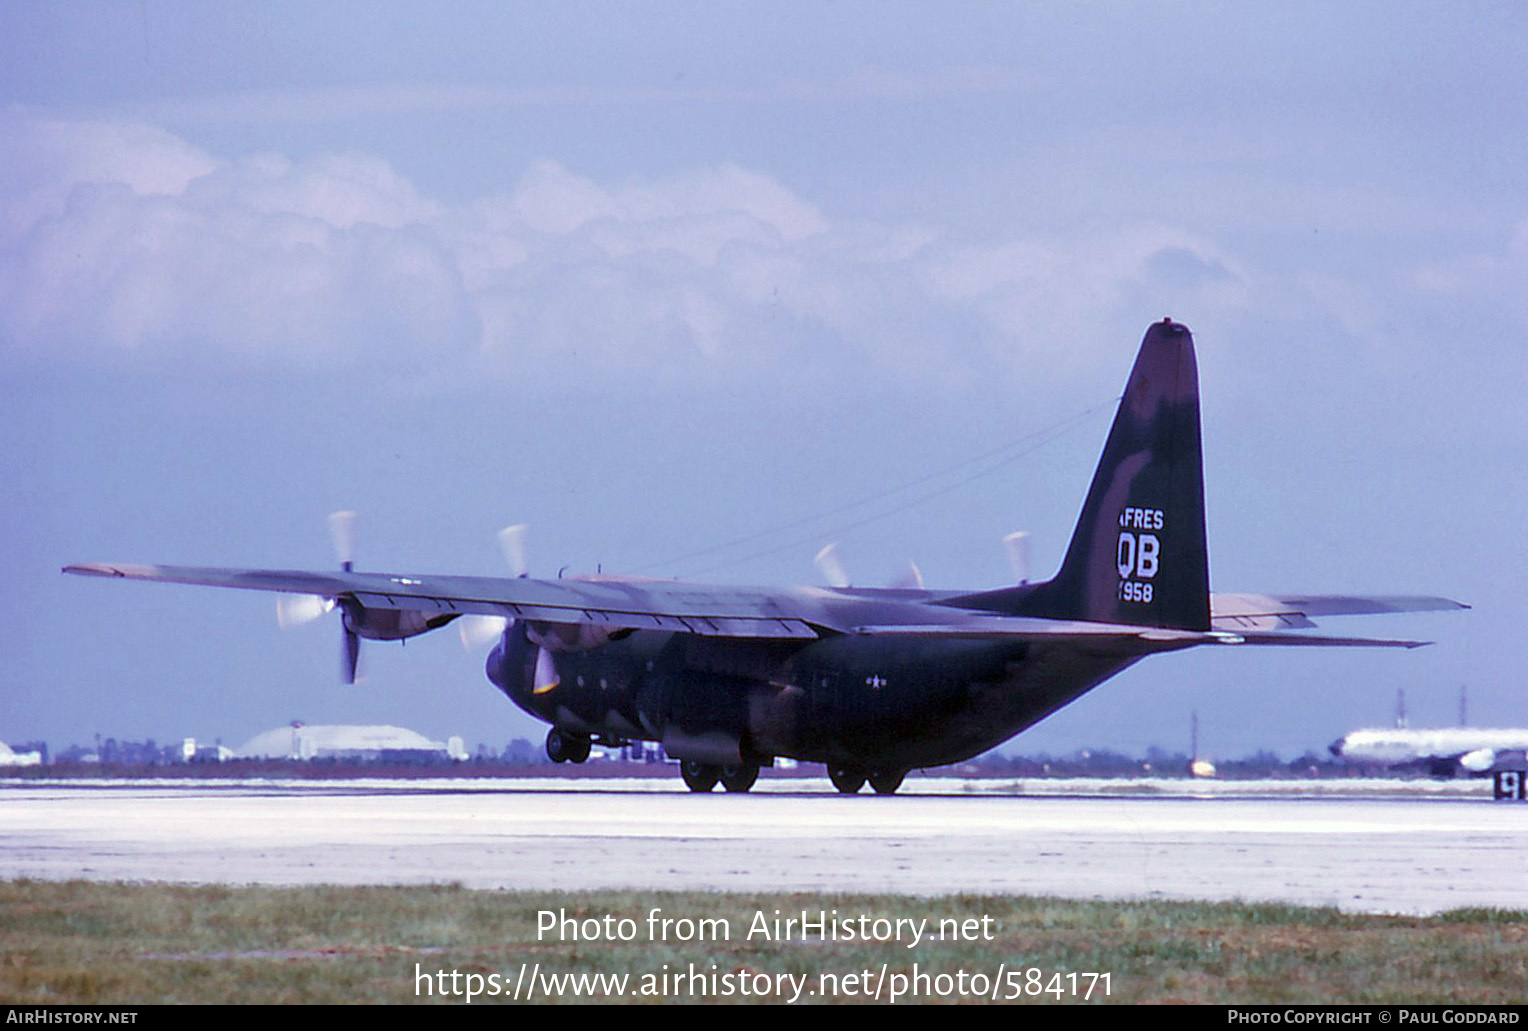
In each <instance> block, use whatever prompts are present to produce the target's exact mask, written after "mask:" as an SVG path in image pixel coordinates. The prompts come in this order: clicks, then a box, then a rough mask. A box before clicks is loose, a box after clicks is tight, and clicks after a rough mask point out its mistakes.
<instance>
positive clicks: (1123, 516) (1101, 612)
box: [1016, 319, 1210, 630]
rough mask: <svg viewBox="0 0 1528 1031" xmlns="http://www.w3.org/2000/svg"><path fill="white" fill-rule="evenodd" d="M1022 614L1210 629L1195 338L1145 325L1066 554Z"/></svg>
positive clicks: (1181, 329) (1168, 324) (1026, 600)
mask: <svg viewBox="0 0 1528 1031" xmlns="http://www.w3.org/2000/svg"><path fill="white" fill-rule="evenodd" d="M1016 608H1017V609H1018V614H1023V615H1035V616H1048V617H1051V618H1055V619H1084V620H1092V621H1098V622H1109V623H1132V624H1136V625H1143V626H1157V627H1166V628H1172V629H1177V630H1208V629H1209V626H1210V572H1209V553H1208V547H1207V544H1206V536H1205V523H1204V457H1203V450H1202V447H1201V444H1200V436H1199V372H1198V366H1197V363H1196V362H1195V360H1194V338H1193V335H1192V334H1191V333H1190V332H1189V331H1188V328H1187V327H1186V326H1182V325H1179V324H1178V323H1176V322H1173V321H1172V320H1171V319H1164V320H1163V321H1161V322H1158V323H1156V324H1155V325H1153V326H1152V327H1151V328H1150V329H1148V330H1147V331H1146V337H1145V339H1144V340H1142V341H1141V349H1140V352H1139V353H1138V354H1137V355H1136V359H1135V365H1134V367H1133V368H1132V369H1131V370H1130V379H1129V380H1128V381H1127V383H1126V385H1125V393H1124V396H1123V397H1122V398H1121V399H1120V406H1119V411H1118V412H1117V413H1116V414H1115V416H1114V425H1113V427H1112V428H1111V429H1110V430H1109V438H1108V441H1107V443H1105V445H1104V450H1103V455H1102V456H1101V457H1100V458H1099V461H1098V468H1097V469H1096V470H1095V471H1094V473H1093V483H1092V486H1091V487H1089V489H1088V496H1087V500H1086V501H1085V502H1084V503H1083V506H1082V513H1081V515H1080V516H1079V517H1078V520H1077V527H1076V529H1075V530H1074V531H1073V532H1072V541H1071V544H1070V545H1069V546H1068V547H1067V551H1066V558H1065V559H1064V560H1063V561H1062V563H1061V569H1060V571H1059V572H1057V574H1056V576H1055V578H1054V579H1052V580H1050V581H1048V582H1046V583H1043V584H1038V585H1036V586H1035V588H1034V589H1033V590H1032V591H1030V592H1028V593H1027V594H1026V595H1025V596H1024V597H1023V599H1022V601H1021V603H1020V604H1019V605H1018V606H1016Z"/></svg>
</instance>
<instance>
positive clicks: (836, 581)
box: [812, 543, 849, 587]
mask: <svg viewBox="0 0 1528 1031" xmlns="http://www.w3.org/2000/svg"><path fill="white" fill-rule="evenodd" d="M812 565H814V566H816V567H817V572H819V573H821V574H822V578H823V579H824V580H826V581H827V582H828V586H829V587H848V586H849V571H848V570H846V569H845V568H844V563H843V560H841V559H840V558H839V557H838V545H837V544H836V543H834V544H825V545H823V548H822V550H821V551H819V552H818V553H817V556H816V557H815V558H813V559H812Z"/></svg>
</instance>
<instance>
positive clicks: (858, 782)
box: [828, 766, 907, 795]
mask: <svg viewBox="0 0 1528 1031" xmlns="http://www.w3.org/2000/svg"><path fill="white" fill-rule="evenodd" d="M906 776H907V771H906V770H867V769H865V768H864V767H863V766H829V767H828V779H829V780H831V781H832V782H833V786H834V787H835V788H837V789H838V790H839V791H840V792H841V793H842V794H845V795H853V794H855V793H857V792H858V791H859V789H860V788H862V787H864V786H865V781H867V780H868V781H870V786H871V788H873V789H874V790H875V793H876V794H877V795H895V794H896V793H897V788H899V787H901V786H902V778H904V777H906Z"/></svg>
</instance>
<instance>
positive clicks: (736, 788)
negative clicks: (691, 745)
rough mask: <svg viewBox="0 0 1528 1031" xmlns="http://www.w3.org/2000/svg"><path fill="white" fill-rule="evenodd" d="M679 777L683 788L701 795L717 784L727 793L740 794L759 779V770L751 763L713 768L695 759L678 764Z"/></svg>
mask: <svg viewBox="0 0 1528 1031" xmlns="http://www.w3.org/2000/svg"><path fill="white" fill-rule="evenodd" d="M679 775H680V776H681V777H683V778H684V785H685V787H687V788H689V789H690V790H691V791H699V792H701V793H702V794H704V793H705V792H707V791H710V790H711V789H712V788H714V787H716V785H717V784H718V783H720V784H721V786H722V787H724V788H726V789H727V790H728V791H732V792H742V791H747V790H748V789H749V788H751V787H753V783H754V781H756V780H758V779H759V768H758V766H757V765H755V764H753V763H742V764H740V765H738V766H713V765H711V764H710V763H703V762H699V761H697V760H695V759H686V760H684V761H683V762H682V763H680V764H679Z"/></svg>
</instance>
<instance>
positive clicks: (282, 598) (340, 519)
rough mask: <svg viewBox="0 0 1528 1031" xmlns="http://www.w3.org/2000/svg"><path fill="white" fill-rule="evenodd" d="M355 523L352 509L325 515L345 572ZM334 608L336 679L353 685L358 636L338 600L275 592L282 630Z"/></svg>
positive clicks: (350, 565) (352, 557)
mask: <svg viewBox="0 0 1528 1031" xmlns="http://www.w3.org/2000/svg"><path fill="white" fill-rule="evenodd" d="M355 525H356V514H355V513H354V512H349V511H346V512H331V513H330V514H329V538H330V540H331V541H333V543H334V553H335V555H336V557H338V559H339V562H340V568H341V569H342V570H344V571H345V572H347V573H349V572H351V571H352V570H354V569H355ZM336 607H340V608H341V618H340V627H341V632H342V634H343V635H344V636H343V639H342V641H341V645H342V647H341V652H340V679H341V680H342V681H343V682H345V683H347V684H353V683H355V682H356V671H357V669H358V668H359V666H360V662H361V636H360V635H359V634H357V633H356V632H355V631H354V630H352V629H351V628H350V619H349V616H348V613H345V612H344V610H343V607H342V606H340V605H339V602H337V601H336V600H335V599H334V598H325V597H322V596H320V595H316V594H282V595H278V596H277V597H276V622H277V624H278V625H279V626H281V628H282V629H283V630H285V629H290V628H291V627H294V626H301V625H302V624H304V623H311V622H313V620H315V619H318V618H320V617H321V616H325V615H328V614H329V613H330V612H332V611H334V609H335V608H336Z"/></svg>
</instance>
